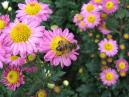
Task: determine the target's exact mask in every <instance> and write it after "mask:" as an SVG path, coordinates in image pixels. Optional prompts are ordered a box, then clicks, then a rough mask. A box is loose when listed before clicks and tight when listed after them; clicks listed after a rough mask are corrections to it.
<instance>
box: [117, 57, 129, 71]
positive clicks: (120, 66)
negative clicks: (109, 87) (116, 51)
mask: <svg viewBox="0 0 129 97" xmlns="http://www.w3.org/2000/svg"><path fill="white" fill-rule="evenodd" d="M115 64H116V68H117V70H118V71H119V72H127V71H128V69H129V64H128V62H127V61H126V60H125V59H123V58H120V59H118V60H116V61H115Z"/></svg>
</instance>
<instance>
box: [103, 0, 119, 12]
mask: <svg viewBox="0 0 129 97" xmlns="http://www.w3.org/2000/svg"><path fill="white" fill-rule="evenodd" d="M118 5H119V4H118V0H103V3H102V6H103V11H104V12H105V13H107V14H111V13H114V12H115V11H116V10H117V9H118Z"/></svg>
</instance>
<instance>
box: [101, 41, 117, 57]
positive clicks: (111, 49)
mask: <svg viewBox="0 0 129 97" xmlns="http://www.w3.org/2000/svg"><path fill="white" fill-rule="evenodd" d="M99 50H100V52H103V53H105V54H106V55H107V56H108V57H113V56H115V55H116V54H117V52H118V45H117V43H116V41H115V40H112V39H109V40H107V39H104V40H102V41H100V43H99Z"/></svg>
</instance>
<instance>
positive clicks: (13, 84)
mask: <svg viewBox="0 0 129 97" xmlns="http://www.w3.org/2000/svg"><path fill="white" fill-rule="evenodd" d="M1 81H2V83H3V84H5V85H6V86H7V87H8V89H10V90H16V88H18V87H20V85H22V84H24V76H23V74H22V71H21V70H20V69H19V68H17V67H7V68H6V69H5V70H4V71H3V73H2V80H1Z"/></svg>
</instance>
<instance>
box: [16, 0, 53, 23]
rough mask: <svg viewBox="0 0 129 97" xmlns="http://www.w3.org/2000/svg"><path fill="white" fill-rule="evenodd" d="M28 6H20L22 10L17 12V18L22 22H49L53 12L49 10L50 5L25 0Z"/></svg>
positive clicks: (35, 0)
mask: <svg viewBox="0 0 129 97" xmlns="http://www.w3.org/2000/svg"><path fill="white" fill-rule="evenodd" d="M25 2H26V4H21V3H20V4H18V7H19V9H20V10H18V11H16V13H17V15H16V17H17V18H20V20H22V21H24V20H30V21H37V22H38V21H39V23H40V22H41V21H47V19H48V18H49V16H50V14H52V10H51V9H50V8H49V6H48V4H44V3H41V2H38V1H37V0H25Z"/></svg>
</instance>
